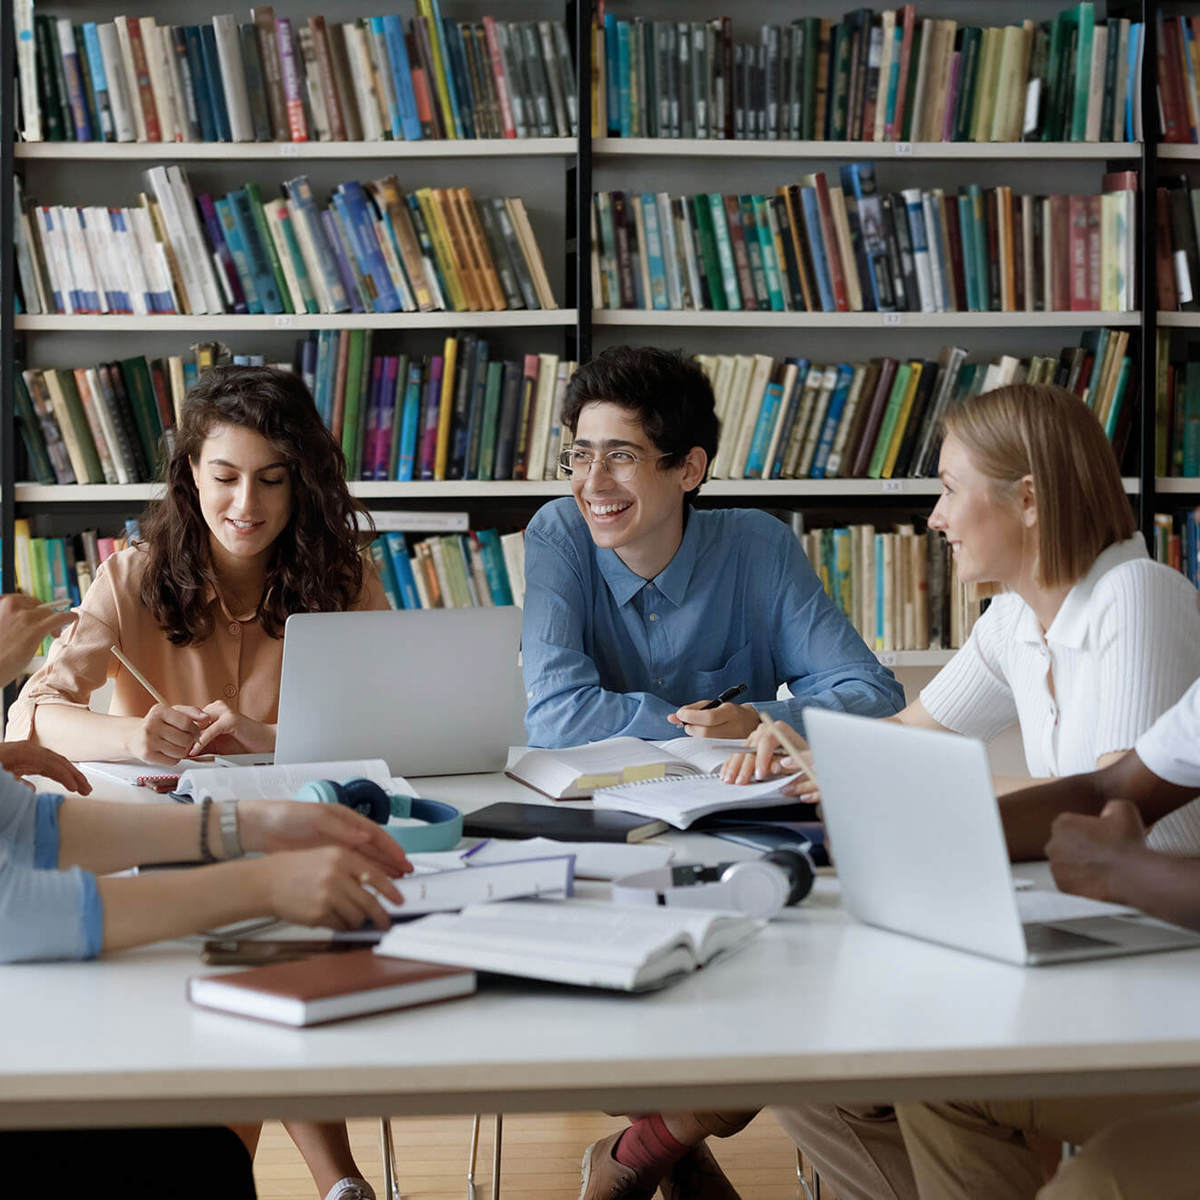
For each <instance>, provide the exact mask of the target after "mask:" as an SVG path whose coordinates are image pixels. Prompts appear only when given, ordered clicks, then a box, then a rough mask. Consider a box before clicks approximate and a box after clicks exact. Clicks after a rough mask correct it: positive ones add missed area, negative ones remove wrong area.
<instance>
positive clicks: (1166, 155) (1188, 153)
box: [1157, 142, 1200, 162]
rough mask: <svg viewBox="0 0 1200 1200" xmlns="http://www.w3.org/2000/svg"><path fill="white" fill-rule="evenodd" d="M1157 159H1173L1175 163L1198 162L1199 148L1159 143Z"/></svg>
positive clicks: (1199, 158)
mask: <svg viewBox="0 0 1200 1200" xmlns="http://www.w3.org/2000/svg"><path fill="white" fill-rule="evenodd" d="M1157 154H1158V158H1159V159H1160V160H1161V159H1174V160H1175V161H1176V162H1180V161H1183V162H1200V146H1189V145H1169V144H1167V143H1164V142H1159V144H1158V150H1157Z"/></svg>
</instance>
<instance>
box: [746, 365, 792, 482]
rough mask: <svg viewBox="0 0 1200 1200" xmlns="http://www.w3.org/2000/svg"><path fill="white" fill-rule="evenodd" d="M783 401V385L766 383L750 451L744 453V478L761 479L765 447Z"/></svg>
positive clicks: (763, 469) (765, 454)
mask: <svg viewBox="0 0 1200 1200" xmlns="http://www.w3.org/2000/svg"><path fill="white" fill-rule="evenodd" d="M782 403H783V385H782V384H779V383H768V384H767V386H766V388H765V389H764V390H763V398H762V404H760V405H759V408H758V420H757V422H756V423H755V425H754V434H753V436H752V437H751V439H750V453H749V454H747V455H746V471H745V476H744V477H745V478H746V479H762V478H763V475H764V473H765V469H766V457H767V447H768V446H769V445H770V443H771V434H772V433H774V431H775V422H776V421H777V420H778V419H779V406H780V405H781V404H782Z"/></svg>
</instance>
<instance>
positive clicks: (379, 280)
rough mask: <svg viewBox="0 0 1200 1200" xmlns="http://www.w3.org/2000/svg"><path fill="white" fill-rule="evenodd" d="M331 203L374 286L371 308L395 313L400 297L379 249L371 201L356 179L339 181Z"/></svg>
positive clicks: (352, 251)
mask: <svg viewBox="0 0 1200 1200" xmlns="http://www.w3.org/2000/svg"><path fill="white" fill-rule="evenodd" d="M333 204H334V207H335V208H336V209H337V210H338V215H339V216H340V217H341V218H342V225H343V226H344V227H345V230H346V236H347V237H348V238H349V239H350V252H351V253H352V254H353V255H354V257H355V259H357V261H358V268H359V271H360V272H361V273H362V275H363V276H364V278H365V279H367V280H368V283H369V286H371V287H372V288H373V291H374V295H373V297H372V310H373V311H374V312H379V313H384V312H396V311H397V310H398V309H399V308H400V297H399V296H398V295H397V294H396V289H395V287H394V286H393V284H392V277H391V275H390V274H389V272H388V269H387V261H386V260H385V259H384V257H383V251H382V250H381V249H380V246H379V239H378V237H377V236H376V233H375V221H374V218H373V216H372V208H371V201H370V199H369V197H368V196H367V194H366V192H365V191H363V186H362V184H361V183H359V182H358V180H356V179H348V180H347V181H346V182H345V183H342V184H339V185H338V189H337V191H336V192H335V193H334V196H333Z"/></svg>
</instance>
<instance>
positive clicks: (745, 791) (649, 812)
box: [592, 771, 804, 829]
mask: <svg viewBox="0 0 1200 1200" xmlns="http://www.w3.org/2000/svg"><path fill="white" fill-rule="evenodd" d="M803 774H804V772H802V771H797V772H796V773H795V774H794V775H786V776H785V775H781V776H778V777H777V778H775V779H765V780H763V781H762V782H761V783H752V784H745V785H743V784H736V783H723V782H722V781H721V778H720V776H718V775H702V776H700V777H699V778H696V779H660V780H656V781H654V782H651V783H635V784H623V785H621V786H619V787H612V788H604V789H603V790H601V791H598V792H596V794H595V795H594V796H593V797H592V803H593V804H594V805H595V806H596V807H597V808H611V809H616V810H617V811H618V812H630V813H636V814H638V815H639V816H644V817H657V818H658V819H659V820H660V821H668V822H669V823H670V824H671V825H673V826H674V827H675V828H676V829H686V828H687V827H688V826H689V825H691V824H692V822H693V821H697V820H699V819H700V818H701V817H704V816H707V815H708V814H709V813H714V812H724V811H726V810H732V809H738V808H757V807H759V806H763V805H769V804H793V803H795V798H794V797H792V796H785V795H783V793H782V792H781V790H780V789H781V788H782V787H783V785H784V784H785V783H787V782H789V781H790V780H792V779H797V778H799V777H800V776H802V775H803Z"/></svg>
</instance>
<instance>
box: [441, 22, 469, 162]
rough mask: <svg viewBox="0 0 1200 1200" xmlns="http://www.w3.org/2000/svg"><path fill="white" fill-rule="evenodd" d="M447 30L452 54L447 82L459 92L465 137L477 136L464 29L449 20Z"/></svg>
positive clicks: (447, 47) (450, 53)
mask: <svg viewBox="0 0 1200 1200" xmlns="http://www.w3.org/2000/svg"><path fill="white" fill-rule="evenodd" d="M444 28H445V30H446V38H445V44H446V50H447V53H448V54H449V55H450V63H449V64H448V67H452V69H448V70H447V72H446V74H447V80H446V82H447V84H448V85H449V87H450V90H451V95H453V94H454V92H455V91H457V92H458V115H459V116H460V117H461V118H462V126H463V136H464V137H465V138H473V137H475V110H474V107H473V106H472V102H471V88H470V84H469V78H470V76H469V73H468V70H467V52H466V49H465V47H464V46H463V37H462V30H461V29H460V28H459V26H458V24H457V23H456V22H454V21H451V20H447V21H446V24H445V26H444Z"/></svg>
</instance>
